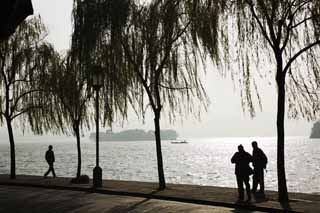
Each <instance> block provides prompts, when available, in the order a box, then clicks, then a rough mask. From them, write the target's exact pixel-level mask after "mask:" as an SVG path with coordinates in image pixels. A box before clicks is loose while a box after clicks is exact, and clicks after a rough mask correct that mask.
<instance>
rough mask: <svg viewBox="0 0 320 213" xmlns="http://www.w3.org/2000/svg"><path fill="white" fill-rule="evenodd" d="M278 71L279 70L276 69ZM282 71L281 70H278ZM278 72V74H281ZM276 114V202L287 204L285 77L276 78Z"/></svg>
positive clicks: (282, 75)
mask: <svg viewBox="0 0 320 213" xmlns="http://www.w3.org/2000/svg"><path fill="white" fill-rule="evenodd" d="M278 69H279V68H278ZM280 70H281V71H282V69H280ZM281 71H279V70H278V72H281ZM277 84H278V113H277V133H278V140H277V169H278V200H279V202H288V200H289V198H288V189H287V181H286V172H285V160H284V114H285V75H284V74H279V76H277Z"/></svg>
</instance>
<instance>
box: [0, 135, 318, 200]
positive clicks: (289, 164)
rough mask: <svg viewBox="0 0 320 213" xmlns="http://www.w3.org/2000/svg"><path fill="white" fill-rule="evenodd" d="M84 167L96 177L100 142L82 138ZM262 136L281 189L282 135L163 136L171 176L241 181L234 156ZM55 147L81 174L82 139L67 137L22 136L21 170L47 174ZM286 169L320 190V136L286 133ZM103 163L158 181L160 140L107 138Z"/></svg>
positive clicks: (1, 165) (2, 168) (0, 156)
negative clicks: (182, 139)
mask: <svg viewBox="0 0 320 213" xmlns="http://www.w3.org/2000/svg"><path fill="white" fill-rule="evenodd" d="M82 140H83V143H82V173H83V174H88V175H89V176H90V177H92V170H93V168H94V167H95V143H94V142H92V141H90V140H89V139H87V138H82ZM252 140H257V141H258V143H259V146H260V147H261V148H262V149H263V150H264V151H265V153H266V154H267V156H268V158H269V163H268V168H267V173H266V175H265V181H266V184H265V185H266V189H267V190H277V176H276V174H277V173H276V138H210V139H189V140H188V141H189V143H188V144H171V143H170V141H163V143H162V148H163V149H162V151H163V159H164V169H165V175H166V180H167V182H169V183H185V184H199V185H212V186H226V187H236V181H235V176H234V165H233V164H231V163H230V158H231V157H232V155H233V154H234V152H235V151H236V150H237V146H238V145H239V144H240V143H241V144H243V145H244V147H245V149H246V151H248V152H250V153H251V152H252V148H251V141H252ZM2 142H3V143H1V144H0V173H1V174H8V173H9V163H10V161H9V160H10V153H9V143H8V142H5V141H2ZM49 144H52V145H53V147H54V152H55V156H56V163H55V170H56V173H57V175H58V176H69V177H72V176H75V174H76V168H77V152H76V143H75V140H74V139H73V138H66V137H59V138H58V137H17V138H16V161H17V174H28V175H43V173H44V172H45V171H46V169H47V164H46V162H45V160H44V153H45V151H46V150H47V147H48V145H49ZM285 146H286V174H287V180H288V188H289V191H295V192H307V193H317V194H320V178H319V176H320V140H310V139H308V138H303V137H291V138H287V139H286V145H285ZM100 166H101V167H102V169H103V178H106V179H116V180H136V181H149V182H157V181H158V178H157V161H156V150H155V142H154V141H139V142H101V143H100Z"/></svg>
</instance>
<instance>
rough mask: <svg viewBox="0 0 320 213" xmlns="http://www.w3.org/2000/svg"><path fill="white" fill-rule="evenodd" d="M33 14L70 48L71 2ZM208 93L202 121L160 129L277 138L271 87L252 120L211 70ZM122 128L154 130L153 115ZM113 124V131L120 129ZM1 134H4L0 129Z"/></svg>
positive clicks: (302, 130)
mask: <svg viewBox="0 0 320 213" xmlns="http://www.w3.org/2000/svg"><path fill="white" fill-rule="evenodd" d="M32 2H33V6H34V13H35V15H39V14H40V16H41V17H42V20H43V22H44V23H45V25H46V27H47V28H48V32H49V34H48V40H49V41H50V42H52V43H53V44H54V46H55V47H56V49H58V50H59V51H63V50H65V49H67V48H68V47H69V44H70V35H71V8H72V0H54V1H49V0H32ZM204 82H205V86H206V89H207V93H208V95H209V97H210V100H211V105H210V107H209V109H208V112H204V113H203V114H202V120H201V121H197V120H195V119H193V118H189V119H188V118H185V120H184V122H183V123H181V122H176V123H175V124H174V125H169V124H168V122H167V121H166V120H165V118H163V119H162V128H173V129H175V130H177V131H178V133H179V134H180V137H182V138H184V137H186V138H188V137H238V136H276V100H277V93H276V87H275V85H274V84H271V85H269V84H266V85H264V84H262V85H261V87H262V90H261V91H262V92H261V94H262V101H263V107H264V108H263V111H262V112H258V113H257V116H256V117H255V118H254V119H251V118H250V117H249V116H248V115H245V114H243V112H242V108H241V102H240V98H239V92H237V91H235V90H234V89H233V86H232V83H231V80H230V79H222V78H220V77H219V76H218V75H217V74H215V72H214V71H211V70H210V72H208V74H207V76H206V78H205V79H204ZM128 119H129V120H128V122H127V123H125V124H124V126H123V128H124V129H128V128H143V129H153V117H152V114H150V116H147V117H146V122H145V124H142V122H141V121H138V120H137V118H136V116H135V115H131V116H129V118H128ZM285 127H286V135H291V136H308V135H309V134H310V129H311V127H312V123H308V122H306V121H303V120H299V121H296V120H293V121H286V123H285ZM120 129H121V126H120V125H119V124H117V123H116V124H114V130H120ZM0 133H2V134H3V133H5V129H4V128H2V129H1V130H0Z"/></svg>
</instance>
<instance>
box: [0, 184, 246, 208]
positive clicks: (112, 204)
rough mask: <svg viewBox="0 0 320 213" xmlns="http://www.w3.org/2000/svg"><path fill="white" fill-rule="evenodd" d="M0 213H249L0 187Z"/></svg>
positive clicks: (158, 201) (47, 190) (189, 204)
mask: <svg viewBox="0 0 320 213" xmlns="http://www.w3.org/2000/svg"><path fill="white" fill-rule="evenodd" d="M0 212H1V213H128V212H129V213H143V212H152V213H163V212H165V213H234V212H237V213H240V212H241V213H248V212H251V211H249V210H238V209H234V208H226V207H218V206H210V205H209V206H208V205H200V204H192V203H182V202H175V201H167V200H159V199H149V198H141V197H133V196H123V195H108V194H100V193H88V192H82V191H72V190H56V189H46V188H34V187H23V186H4V185H3V186H0Z"/></svg>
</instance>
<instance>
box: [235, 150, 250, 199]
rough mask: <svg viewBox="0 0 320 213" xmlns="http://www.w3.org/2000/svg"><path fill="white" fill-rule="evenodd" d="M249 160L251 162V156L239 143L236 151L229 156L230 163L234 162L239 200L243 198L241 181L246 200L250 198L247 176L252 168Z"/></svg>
mask: <svg viewBox="0 0 320 213" xmlns="http://www.w3.org/2000/svg"><path fill="white" fill-rule="evenodd" d="M250 162H252V156H251V155H250V154H249V153H248V152H246V151H245V150H244V149H243V146H242V145H241V144H240V145H239V146H238V152H236V153H235V154H234V155H233V156H232V158H231V163H234V164H236V166H235V174H236V177H237V185H238V193H239V197H238V198H239V200H243V199H244V189H243V183H244V184H245V185H246V192H247V201H250V200H251V193H250V183H249V176H250V175H251V174H252V169H251V167H250V166H249V163H250Z"/></svg>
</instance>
